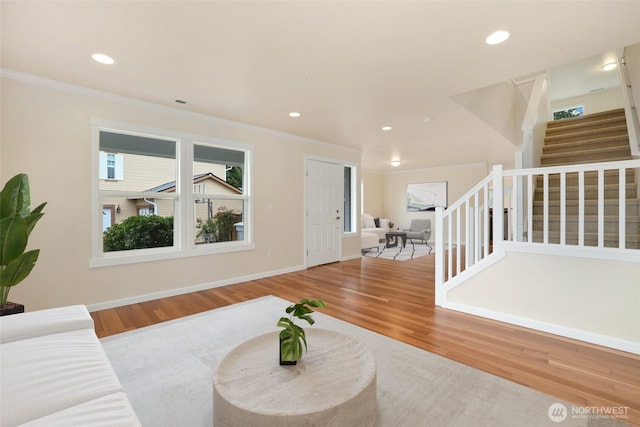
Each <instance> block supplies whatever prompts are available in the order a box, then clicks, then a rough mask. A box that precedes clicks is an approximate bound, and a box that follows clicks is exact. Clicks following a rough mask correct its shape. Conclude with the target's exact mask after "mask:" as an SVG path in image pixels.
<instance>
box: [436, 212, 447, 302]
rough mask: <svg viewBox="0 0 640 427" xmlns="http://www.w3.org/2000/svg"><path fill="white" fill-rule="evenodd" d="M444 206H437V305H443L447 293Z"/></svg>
mask: <svg viewBox="0 0 640 427" xmlns="http://www.w3.org/2000/svg"><path fill="white" fill-rule="evenodd" d="M443 212H444V208H443V207H442V206H436V280H435V294H436V296H435V301H436V305H437V306H439V307H442V306H443V304H445V303H446V295H444V290H443V289H442V284H443V283H444V261H445V260H444V221H443V215H442V214H443Z"/></svg>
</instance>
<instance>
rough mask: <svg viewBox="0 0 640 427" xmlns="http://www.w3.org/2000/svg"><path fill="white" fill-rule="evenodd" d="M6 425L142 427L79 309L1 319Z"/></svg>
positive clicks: (1, 407) (0, 385) (1, 420)
mask: <svg viewBox="0 0 640 427" xmlns="http://www.w3.org/2000/svg"><path fill="white" fill-rule="evenodd" d="M0 373H1V374H0V396H2V398H1V399H0V425H1V426H3V427H12V426H43V427H44V426H46V427H52V426H65V427H66V426H92V427H94V426H105V427H106V426H141V425H142V424H141V423H140V421H139V420H138V417H137V416H136V414H135V412H134V411H133V408H132V407H131V404H130V403H129V399H128V398H127V396H126V395H125V393H124V390H123V388H122V385H121V384H120V381H119V380H118V378H117V377H116V374H115V372H114V371H113V368H112V367H111V364H110V362H109V359H108V358H107V355H106V354H105V352H104V350H103V348H102V345H101V344H100V341H99V340H98V337H97V336H96V334H95V331H94V325H93V319H92V318H91V316H90V315H89V312H88V311H87V308H86V307H85V306H83V305H75V306H69V307H62V308H54V309H49V310H41V311H34V312H28V313H21V314H14V315H10V316H2V317H0Z"/></svg>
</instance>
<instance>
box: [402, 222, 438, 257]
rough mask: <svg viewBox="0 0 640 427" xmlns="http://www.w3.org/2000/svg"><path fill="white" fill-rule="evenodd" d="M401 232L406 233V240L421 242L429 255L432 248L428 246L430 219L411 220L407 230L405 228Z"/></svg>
mask: <svg viewBox="0 0 640 427" xmlns="http://www.w3.org/2000/svg"><path fill="white" fill-rule="evenodd" d="M403 231H404V232H406V233H407V238H408V239H411V240H412V241H413V239H420V240H422V241H423V242H424V243H425V244H426V245H427V246H429V253H431V249H433V248H432V247H431V246H430V245H429V239H430V238H431V220H430V219H412V220H411V225H410V226H409V228H405V229H403Z"/></svg>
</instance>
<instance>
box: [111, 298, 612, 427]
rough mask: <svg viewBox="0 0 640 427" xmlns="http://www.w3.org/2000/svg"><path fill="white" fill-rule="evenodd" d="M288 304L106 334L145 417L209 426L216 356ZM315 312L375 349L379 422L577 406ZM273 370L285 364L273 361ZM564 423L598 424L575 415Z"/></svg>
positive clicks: (523, 422)
mask: <svg viewBox="0 0 640 427" xmlns="http://www.w3.org/2000/svg"><path fill="white" fill-rule="evenodd" d="M290 304H291V303H290V302H287V301H285V300H283V299H280V298H276V297H273V296H268V297H262V298H258V299H255V300H251V301H247V302H244V303H240V304H235V305H231V306H228V307H224V308H219V309H216V310H212V311H208V312H205V313H201V314H196V315H193V316H189V317H185V318H182V319H177V320H173V321H169V322H165V323H161V324H158V325H154V326H149V327H146V328H142V329H137V330H134V331H130V332H125V333H122V334H118V335H114V336H111V337H107V338H103V339H102V340H101V342H102V344H103V346H104V348H105V351H106V353H107V355H108V357H109V359H110V360H111V363H112V364H113V367H114V369H115V372H116V374H117V375H118V377H119V378H120V381H121V382H122V384H123V386H124V389H125V391H126V393H127V395H128V396H129V399H130V401H131V404H132V406H133V408H134V410H135V411H136V413H137V414H138V417H139V418H140V421H141V422H142V424H143V425H144V426H147V427H164V426H175V427H178V426H180V427H182V426H189V427H200V426H201V427H204V426H207V427H209V426H211V425H212V424H213V388H212V379H213V373H214V371H215V369H216V367H217V365H218V364H219V363H220V361H221V360H222V358H223V357H224V355H225V354H226V353H228V352H229V351H230V350H231V349H232V348H234V347H235V346H237V345H239V344H241V343H242V342H244V341H246V340H248V339H250V338H253V337H256V336H259V335H262V334H265V333H267V332H271V331H276V330H278V328H277V327H276V322H277V319H279V318H280V317H281V316H282V314H283V313H284V309H285V307H287V306H288V305H290ZM314 318H315V320H316V324H315V325H314V326H310V327H312V328H315V327H319V328H325V329H332V330H336V331H339V332H342V333H345V334H349V335H352V336H355V337H356V338H358V339H359V340H361V341H362V342H363V343H365V344H366V345H367V346H368V347H369V348H370V350H371V352H372V353H373V355H374V357H375V359H376V363H377V375H378V376H377V401H378V413H377V419H376V426H379V427H391V426H398V427H401V426H407V427H416V426H514V425H520V426H549V425H558V424H556V423H554V422H552V421H551V419H550V416H549V413H550V408H551V409H553V408H557V405H558V404H562V405H564V406H565V407H566V408H569V409H568V411H571V409H570V408H571V405H570V404H568V403H566V402H560V401H559V400H558V399H555V398H553V397H551V396H548V395H546V394H543V393H540V392H537V391H534V390H531V389H529V388H527V387H524V386H521V385H518V384H515V383H512V382H509V381H507V380H504V379H501V378H499V377H496V376H493V375H490V374H487V373H484V372H482V371H479V370H476V369H473V368H470V367H468V366H465V365H462V364H459V363H456V362H453V361H450V360H448V359H445V358H443V357H440V356H437V355H434V354H432V353H429V352H427V351H423V350H420V349H418V348H416V347H413V346H410V345H407V344H404V343H401V342H399V341H395V340H392V339H390V338H387V337H385V336H383V335H380V334H377V333H374V332H371V331H368V330H366V329H363V328H360V327H357V326H354V325H351V324H349V323H346V322H343V321H340V320H338V319H335V318H333V317H330V316H327V315H323V314H322V313H319V312H316V313H315V314H314ZM276 345H277V344H276ZM335 363H340V361H335ZM274 369H286V368H280V367H279V366H277V361H274ZM554 404H555V405H556V406H552V405H554ZM561 425H563V426H574V425H575V426H578V425H583V426H586V425H593V424H590V423H587V420H584V419H572V418H571V417H570V416H569V417H567V419H566V420H565V421H564V422H563V423H562V424H561ZM608 425H609V424H608ZM240 427H245V426H240ZM338 427H350V426H338ZM354 427H358V426H354Z"/></svg>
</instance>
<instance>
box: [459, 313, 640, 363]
mask: <svg viewBox="0 0 640 427" xmlns="http://www.w3.org/2000/svg"><path fill="white" fill-rule="evenodd" d="M447 308H448V309H451V310H456V311H461V312H463V313H467V314H473V315H474V316H480V317H486V318H488V319H493V320H497V321H499V322H505V323H510V324H512V325H518V326H522V327H525V328H529V329H535V330H537V331H542V332H547V333H550V334H554V335H560V336H563V337H567V338H573V339H576V340H580V341H584V342H588V343H591V344H597V345H601V346H605V347H609V348H614V349H616V350H622V351H626V352H629V353H634V354H639V355H640V343H639V342H635V341H628V340H623V339H620V338H615V337H611V336H607V335H602V334H597V333H594V332H589V331H584V330H580V329H575V328H570V327H567V326H562V325H556V324H552V323H546V322H542V321H539V320H534V319H529V318H526V317H519V316H514V315H511V314H508V313H500V312H496V311H492V310H487V309H484V308H481V307H473V306H469V305H465V304H458V303H455V302H449V303H448V305H447Z"/></svg>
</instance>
